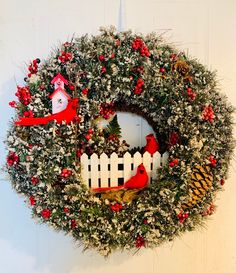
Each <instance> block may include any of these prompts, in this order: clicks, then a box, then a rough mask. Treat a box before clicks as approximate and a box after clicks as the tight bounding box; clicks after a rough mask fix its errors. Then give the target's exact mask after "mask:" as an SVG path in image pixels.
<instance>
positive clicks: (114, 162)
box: [110, 153, 118, 187]
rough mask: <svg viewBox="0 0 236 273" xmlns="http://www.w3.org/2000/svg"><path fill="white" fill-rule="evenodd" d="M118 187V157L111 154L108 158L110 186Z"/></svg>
mask: <svg viewBox="0 0 236 273" xmlns="http://www.w3.org/2000/svg"><path fill="white" fill-rule="evenodd" d="M117 185H118V155H117V154H116V153H112V154H111V156H110V186H111V187H113V186H117Z"/></svg>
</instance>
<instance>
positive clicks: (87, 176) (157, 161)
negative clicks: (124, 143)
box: [81, 152, 168, 188]
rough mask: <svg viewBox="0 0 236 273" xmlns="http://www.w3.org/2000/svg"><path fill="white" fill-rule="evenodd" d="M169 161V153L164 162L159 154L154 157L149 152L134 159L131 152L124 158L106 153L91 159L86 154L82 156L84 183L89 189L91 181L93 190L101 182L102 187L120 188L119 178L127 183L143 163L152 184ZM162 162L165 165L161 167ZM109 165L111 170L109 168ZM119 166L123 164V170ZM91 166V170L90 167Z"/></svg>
mask: <svg viewBox="0 0 236 273" xmlns="http://www.w3.org/2000/svg"><path fill="white" fill-rule="evenodd" d="M167 160H168V153H165V154H164V160H163V157H162V156H161V154H160V153H159V152H156V153H155V154H154V155H153V156H151V155H150V154H149V153H148V152H145V153H144V154H143V155H141V154H140V153H139V152H136V153H135V154H134V156H133V157H132V156H131V154H130V153H129V152H126V153H125V154H124V156H123V157H118V155H117V154H116V153H112V155H111V156H110V157H109V156H107V155H106V154H105V153H102V154H101V156H100V157H98V156H97V154H92V156H91V157H90V159H89V158H88V156H87V155H86V154H83V155H82V156H81V166H82V172H81V174H82V178H83V181H84V182H85V184H86V185H87V186H88V187H89V186H90V185H89V180H91V187H92V188H94V187H95V188H96V187H98V186H99V181H100V187H108V186H118V179H119V178H123V180H124V183H125V181H127V180H128V179H129V178H130V177H132V176H133V175H135V174H136V171H137V167H138V165H140V164H141V163H143V164H144V166H145V168H146V171H147V173H148V177H149V182H151V181H153V180H154V179H156V170H157V168H161V166H163V164H166V163H167ZM162 161H163V163H162V165H161V162H162ZM109 164H110V170H109V167H108V165H109ZM119 164H122V166H123V170H119ZM89 165H90V169H89V167H88V166H89ZM99 166H100V170H99ZM132 166H133V170H132ZM151 166H152V167H151ZM109 180H110V183H109Z"/></svg>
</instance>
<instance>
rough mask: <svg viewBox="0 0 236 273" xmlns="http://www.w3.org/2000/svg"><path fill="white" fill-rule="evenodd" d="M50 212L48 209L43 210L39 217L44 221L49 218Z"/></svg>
mask: <svg viewBox="0 0 236 273" xmlns="http://www.w3.org/2000/svg"><path fill="white" fill-rule="evenodd" d="M51 214H52V213H51V210H50V209H43V210H42V212H41V215H42V217H43V218H44V219H49V218H50V217H51Z"/></svg>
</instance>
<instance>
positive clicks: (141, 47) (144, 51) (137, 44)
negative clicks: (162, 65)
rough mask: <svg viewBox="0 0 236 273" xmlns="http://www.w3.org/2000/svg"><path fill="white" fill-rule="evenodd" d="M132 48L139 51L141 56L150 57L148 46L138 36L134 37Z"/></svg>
mask: <svg viewBox="0 0 236 273" xmlns="http://www.w3.org/2000/svg"><path fill="white" fill-rule="evenodd" d="M132 48H133V49H134V50H137V51H139V53H140V55H141V56H142V57H150V55H151V54H150V51H149V49H148V47H147V46H146V45H145V43H144V42H143V40H141V39H140V38H135V39H134V40H133V43H132Z"/></svg>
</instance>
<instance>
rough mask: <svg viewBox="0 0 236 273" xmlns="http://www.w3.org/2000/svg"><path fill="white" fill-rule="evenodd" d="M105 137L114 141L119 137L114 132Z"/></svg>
mask: <svg viewBox="0 0 236 273" xmlns="http://www.w3.org/2000/svg"><path fill="white" fill-rule="evenodd" d="M107 139H108V141H115V140H118V139H119V137H118V136H117V135H116V134H110V135H109V136H108V138H107Z"/></svg>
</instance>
